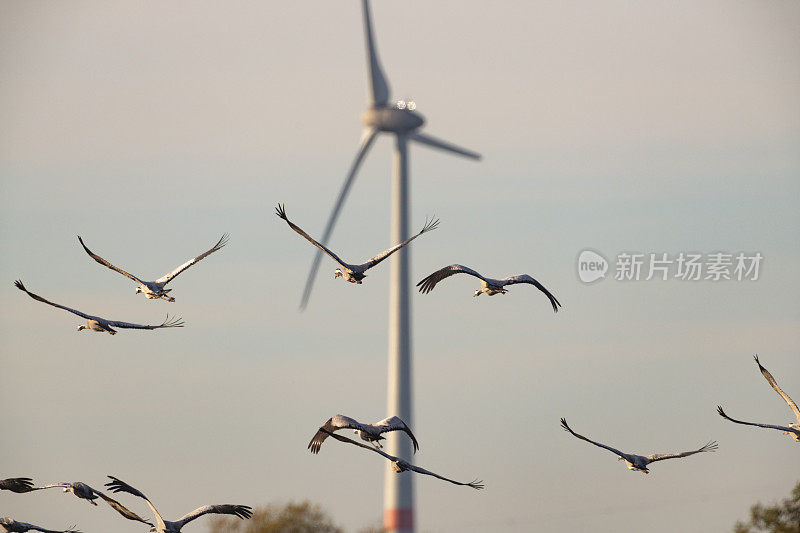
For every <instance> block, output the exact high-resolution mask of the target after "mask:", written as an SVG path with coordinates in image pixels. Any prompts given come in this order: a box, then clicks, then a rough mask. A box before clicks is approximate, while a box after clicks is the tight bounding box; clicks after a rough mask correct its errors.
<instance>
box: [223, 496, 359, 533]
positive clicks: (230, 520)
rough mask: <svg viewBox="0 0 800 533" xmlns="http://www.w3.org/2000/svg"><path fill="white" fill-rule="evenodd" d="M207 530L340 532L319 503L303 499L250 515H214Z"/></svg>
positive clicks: (257, 510) (268, 506)
mask: <svg viewBox="0 0 800 533" xmlns="http://www.w3.org/2000/svg"><path fill="white" fill-rule="evenodd" d="M209 532H210V533H343V530H342V529H341V528H339V527H338V526H336V525H335V524H334V523H333V519H332V518H331V517H330V516H329V515H328V514H327V513H326V512H325V511H323V510H322V508H321V507H320V506H319V505H315V504H312V503H311V502H308V501H305V502H301V503H288V504H286V505H275V504H269V505H265V506H264V507H259V508H257V509H256V510H255V511H253V518H251V519H250V520H240V519H238V518H235V517H217V518H216V519H214V520H213V521H212V522H211V528H210V529H209Z"/></svg>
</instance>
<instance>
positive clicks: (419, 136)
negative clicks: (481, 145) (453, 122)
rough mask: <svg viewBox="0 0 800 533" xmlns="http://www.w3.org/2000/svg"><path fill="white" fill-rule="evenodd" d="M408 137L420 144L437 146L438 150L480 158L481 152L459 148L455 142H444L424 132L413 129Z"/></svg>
mask: <svg viewBox="0 0 800 533" xmlns="http://www.w3.org/2000/svg"><path fill="white" fill-rule="evenodd" d="M409 138H411V139H413V140H415V141H417V142H420V143H422V144H427V145H428V146H432V147H433V148H439V149H440V150H447V151H448V152H453V153H454V154H458V155H463V156H465V157H470V158H472V159H480V158H481V154H479V153H476V152H473V151H471V150H467V149H465V148H460V147H458V146H456V145H455V144H450V143H448V142H445V141H443V140H441V139H437V138H436V137H432V136H430V135H427V134H425V133H420V132H418V131H415V132H414V133H411V134H410V135H409Z"/></svg>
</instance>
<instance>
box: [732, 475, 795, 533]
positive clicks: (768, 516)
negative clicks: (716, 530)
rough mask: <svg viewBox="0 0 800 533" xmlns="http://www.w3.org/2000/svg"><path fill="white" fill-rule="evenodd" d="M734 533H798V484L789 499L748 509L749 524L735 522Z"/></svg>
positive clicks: (758, 504) (756, 505)
mask: <svg viewBox="0 0 800 533" xmlns="http://www.w3.org/2000/svg"><path fill="white" fill-rule="evenodd" d="M733 531H734V533H760V532H765V533H800V482H798V483H797V485H795V487H794V489H793V490H792V494H791V496H790V497H789V498H787V499H785V500H783V501H781V502H779V503H776V504H775V505H773V506H772V507H765V506H763V505H761V504H760V503H757V504H755V505H754V506H752V507H751V508H750V522H748V523H744V522H737V523H736V526H735V527H734V529H733Z"/></svg>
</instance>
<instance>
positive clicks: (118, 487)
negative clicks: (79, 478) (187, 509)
mask: <svg viewBox="0 0 800 533" xmlns="http://www.w3.org/2000/svg"><path fill="white" fill-rule="evenodd" d="M108 477H109V478H111V481H110V482H108V483H106V487H108V488H109V489H111V491H112V492H127V493H128V494H133V495H134V496H138V497H139V498H142V499H143V500H144V501H145V502H147V505H148V506H149V507H150V510H151V511H153V516H155V519H156V525H155V526H153V527H152V528H150V531H153V532H156V533H178V532H179V531H180V530H181V528H182V527H183V526H185V525H186V524H188V523H189V522H191V521H192V520H194V519H195V518H199V517H201V516H203V515H205V514H230V515H234V516H238V517H239V518H241V519H245V518H250V517H251V516H253V510H252V508H251V507H250V506H248V505H230V504H224V505H205V506H203V507H198V508H197V509H195V510H194V511H192V512H191V513H188V514H186V515H184V516H182V517H181V518H179V519H178V520H176V521H174V522H170V521H168V520H164V519H163V518H162V517H161V514H160V513H159V512H158V511H157V510H156V508H155V506H154V505H153V503H152V502H151V501H150V500H149V499H148V498H147V496H145V495H144V494H142V493H141V492H140V491H139V490H137V489H135V488H133V487H132V486H130V485H128V484H127V483H125V482H124V481H121V480H119V479H117V478H115V477H114V476H108Z"/></svg>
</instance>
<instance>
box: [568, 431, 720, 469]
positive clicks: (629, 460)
mask: <svg viewBox="0 0 800 533" xmlns="http://www.w3.org/2000/svg"><path fill="white" fill-rule="evenodd" d="M561 427H562V428H564V430H565V431H569V432H570V433H572V434H573V435H574V436H576V437H578V438H579V439H581V440H585V441H586V442H591V443H592V444H594V445H595V446H600V447H601V448H605V449H606V450H608V451H610V452H613V453H615V454H616V455H617V460H619V461H625V465H626V466H627V467H628V469H629V470H636V471H638V472H644V473H645V474H649V473H650V470H648V469H647V465H649V464H650V463H654V462H656V461H662V460H664V459H676V458H678V457H688V456H690V455H694V454H696V453H701V452H713V451H714V450H716V449H717V446H718V445H717V443H716V442H715V441H710V442H709V443H707V444H706V445H705V446H703V447H702V448H700V449H698V450H693V451H691V452H680V453H654V454H652V455H635V454H632V453H624V452H621V451H619V450H617V449H616V448H612V447H611V446H606V445H605V444H600V443H599V442H595V441H593V440H591V439H587V438H586V437H584V436H583V435H579V434H577V433H575V432H574V431H572V428H570V427H569V426H568V425H567V421H566V419H564V418H562V419H561Z"/></svg>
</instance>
